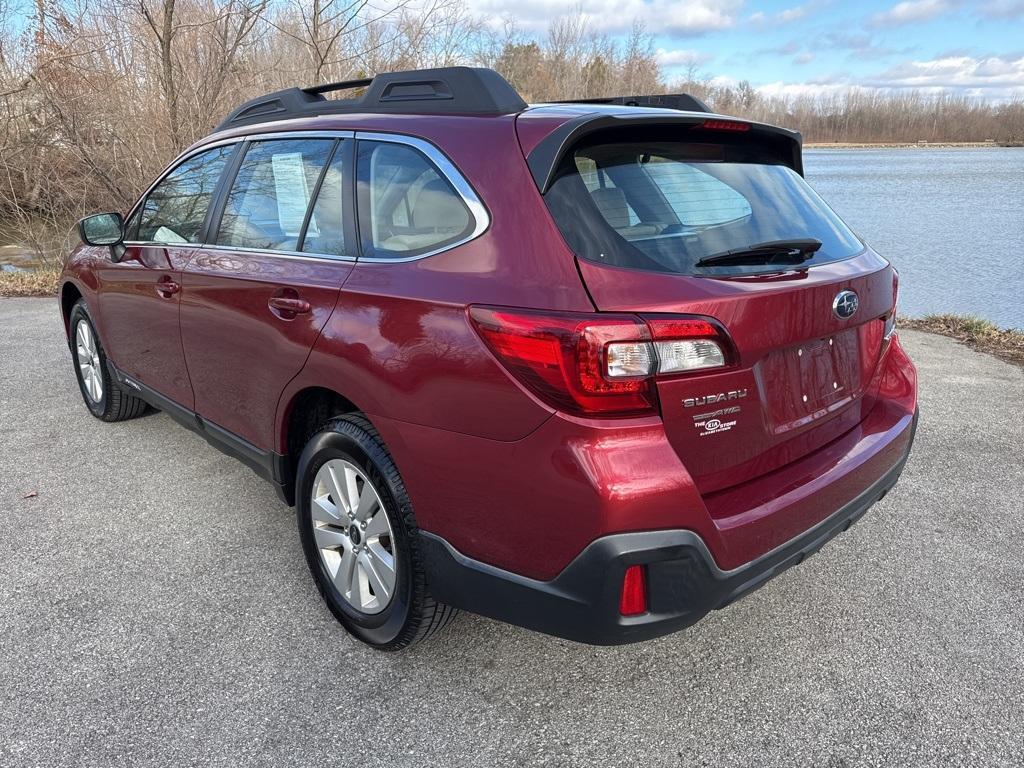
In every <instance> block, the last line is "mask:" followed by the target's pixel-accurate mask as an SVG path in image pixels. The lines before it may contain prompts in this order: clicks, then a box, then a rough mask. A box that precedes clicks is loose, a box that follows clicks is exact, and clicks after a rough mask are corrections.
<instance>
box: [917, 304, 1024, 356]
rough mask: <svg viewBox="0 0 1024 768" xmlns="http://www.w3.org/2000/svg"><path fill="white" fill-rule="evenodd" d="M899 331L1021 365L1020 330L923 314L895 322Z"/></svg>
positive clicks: (972, 319)
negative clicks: (932, 335) (960, 345)
mask: <svg viewBox="0 0 1024 768" xmlns="http://www.w3.org/2000/svg"><path fill="white" fill-rule="evenodd" d="M899 325H900V327H901V328H910V329H912V330H915V331H929V332H931V333H939V334H942V335H943V336H949V337H951V338H954V339H957V340H959V341H962V342H963V343H965V344H967V346H969V347H973V348H974V349H978V350H981V351H982V352H988V353H989V354H992V355H995V356H996V357H1000V358H1002V359H1003V360H1007V361H1009V362H1011V363H1016V364H1017V365H1024V331H1021V330H1018V329H1014V328H1000V327H999V326H997V325H995V324H993V323H990V322H989V321H988V320H982V319H981V318H980V317H973V316H971V315H925V316H924V317H921V318H905V317H901V318H900V320H899Z"/></svg>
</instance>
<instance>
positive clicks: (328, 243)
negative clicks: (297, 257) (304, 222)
mask: <svg viewBox="0 0 1024 768" xmlns="http://www.w3.org/2000/svg"><path fill="white" fill-rule="evenodd" d="M350 141H351V139H343V140H342V141H341V142H339V144H338V148H337V149H336V150H335V151H334V158H333V159H332V160H331V164H330V165H328V166H327V170H326V171H325V172H324V177H323V180H322V181H321V182H320V190H319V191H318V192H317V195H316V202H315V203H313V212H312V214H310V217H309V225H308V226H307V227H306V236H305V237H304V238H303V239H302V250H303V251H305V252H306V253H324V254H329V255H331V256H344V255H346V254H347V253H348V252H349V250H352V249H349V248H346V243H345V210H346V208H345V157H346V156H347V155H348V152H347V146H348V142H350ZM349 178H351V177H349ZM352 255H355V254H354V253H353V254H352Z"/></svg>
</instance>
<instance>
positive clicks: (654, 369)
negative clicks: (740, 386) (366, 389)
mask: <svg viewBox="0 0 1024 768" xmlns="http://www.w3.org/2000/svg"><path fill="white" fill-rule="evenodd" d="M469 315H470V318H471V319H472V321H473V324H474V325H475V327H476V329H477V331H478V332H479V334H480V336H481V338H483V340H484V341H485V342H486V343H487V346H489V347H490V349H491V351H492V352H494V354H495V356H496V357H497V358H498V359H499V360H500V361H501V363H502V364H503V365H504V366H505V368H507V369H508V371H509V373H511V374H512V375H513V376H515V377H516V379H518V380H519V382H520V383H521V384H523V385H524V386H525V387H526V388H527V389H529V390H530V391H531V392H532V393H533V394H534V395H536V396H537V397H539V398H540V399H541V400H543V401H544V402H546V403H548V404H549V405H551V406H553V407H554V408H557V409H558V410H561V411H565V412H566V413H572V414H577V415H581V416H636V415H643V414H648V413H654V412H655V410H656V408H657V395H656V389H655V377H657V376H661V375H678V374H682V373H690V372H693V371H699V370H703V369H713V368H722V367H724V366H725V365H726V364H727V360H726V348H727V345H726V337H725V332H724V331H723V330H721V329H720V328H719V327H718V326H717V325H715V324H714V323H712V322H709V321H707V320H704V319H702V318H699V317H689V316H676V315H669V316H656V317H653V316H652V317H647V318H641V317H638V316H636V315H619V314H610V313H609V314H605V313H569V312H551V313H549V312H537V311H533V310H519V309H504V308H500V307H470V310H469Z"/></svg>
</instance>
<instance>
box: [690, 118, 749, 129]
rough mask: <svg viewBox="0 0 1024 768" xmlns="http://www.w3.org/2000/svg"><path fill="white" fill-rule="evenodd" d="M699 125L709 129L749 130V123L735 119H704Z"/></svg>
mask: <svg viewBox="0 0 1024 768" xmlns="http://www.w3.org/2000/svg"><path fill="white" fill-rule="evenodd" d="M700 127H701V128H704V129H706V130H709V131H749V130H750V123H740V122H737V121H735V120H705V121H704V122H703V123H701V124H700Z"/></svg>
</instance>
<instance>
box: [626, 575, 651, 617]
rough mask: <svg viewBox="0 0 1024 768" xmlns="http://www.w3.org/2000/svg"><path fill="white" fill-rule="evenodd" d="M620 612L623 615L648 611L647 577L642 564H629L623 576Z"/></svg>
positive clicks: (634, 614) (635, 614) (637, 614)
mask: <svg viewBox="0 0 1024 768" xmlns="http://www.w3.org/2000/svg"><path fill="white" fill-rule="evenodd" d="M619 613H620V614H621V615H623V616H639V615H640V614H641V613H647V577H646V574H644V567H643V566H642V565H631V566H629V567H628V568H627V569H626V573H625V574H624V575H623V577H622V593H621V594H620V595H619Z"/></svg>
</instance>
